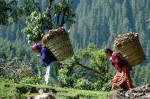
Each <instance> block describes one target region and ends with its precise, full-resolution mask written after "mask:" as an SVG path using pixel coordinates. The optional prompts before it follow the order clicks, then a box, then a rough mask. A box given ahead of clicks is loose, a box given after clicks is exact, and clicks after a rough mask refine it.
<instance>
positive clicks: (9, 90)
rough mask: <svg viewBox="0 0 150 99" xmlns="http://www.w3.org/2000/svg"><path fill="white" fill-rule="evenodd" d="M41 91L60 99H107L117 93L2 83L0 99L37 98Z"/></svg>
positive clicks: (0, 84) (0, 85) (0, 82)
mask: <svg viewBox="0 0 150 99" xmlns="http://www.w3.org/2000/svg"><path fill="white" fill-rule="evenodd" d="M39 89H46V90H48V93H49V94H51V95H52V96H55V97H56V98H58V99H107V98H108V97H109V96H111V95H112V94H113V93H115V92H102V91H88V90H77V89H70V88H59V87H49V86H37V85H36V86H35V85H23V84H14V83H11V82H10V81H7V82H6V81H5V82H4V81H0V99H16V98H17V99H25V98H27V97H29V96H35V95H37V94H39V93H38V90H39Z"/></svg>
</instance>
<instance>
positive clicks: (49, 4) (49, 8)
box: [46, 0, 54, 13]
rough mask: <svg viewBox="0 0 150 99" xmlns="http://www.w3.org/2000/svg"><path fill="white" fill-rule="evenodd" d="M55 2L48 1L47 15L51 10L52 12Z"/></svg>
mask: <svg viewBox="0 0 150 99" xmlns="http://www.w3.org/2000/svg"><path fill="white" fill-rule="evenodd" d="M53 1H54V0H48V6H47V9H46V12H47V13H49V12H50V10H51V8H52V2H53Z"/></svg>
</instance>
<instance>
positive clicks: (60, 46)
mask: <svg viewBox="0 0 150 99" xmlns="http://www.w3.org/2000/svg"><path fill="white" fill-rule="evenodd" d="M42 43H43V44H44V45H45V46H46V47H48V48H49V49H50V50H51V51H52V53H53V54H54V56H55V57H56V58H57V60H58V61H64V60H65V59H67V58H70V57H72V56H73V54H74V52H73V48H72V45H71V42H70V39H69V36H68V32H67V30H66V29H65V28H64V27H60V28H58V29H56V30H50V31H49V32H48V33H47V34H46V35H45V36H44V37H43V39H42Z"/></svg>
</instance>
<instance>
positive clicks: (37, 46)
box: [32, 43, 42, 53]
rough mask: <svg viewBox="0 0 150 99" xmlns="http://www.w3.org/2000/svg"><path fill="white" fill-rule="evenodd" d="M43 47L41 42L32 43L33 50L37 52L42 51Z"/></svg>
mask: <svg viewBox="0 0 150 99" xmlns="http://www.w3.org/2000/svg"><path fill="white" fill-rule="evenodd" d="M41 48H42V45H41V44H38V43H35V44H33V45H32V50H33V51H34V52H35V53H40V51H41Z"/></svg>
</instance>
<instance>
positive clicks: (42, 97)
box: [27, 93, 56, 99]
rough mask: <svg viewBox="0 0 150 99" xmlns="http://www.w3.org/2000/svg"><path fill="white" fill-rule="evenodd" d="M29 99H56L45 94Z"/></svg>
mask: <svg viewBox="0 0 150 99" xmlns="http://www.w3.org/2000/svg"><path fill="white" fill-rule="evenodd" d="M27 99H56V98H55V97H54V96H52V95H49V94H46V93H43V94H40V95H37V96H33V97H29V98H27Z"/></svg>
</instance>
